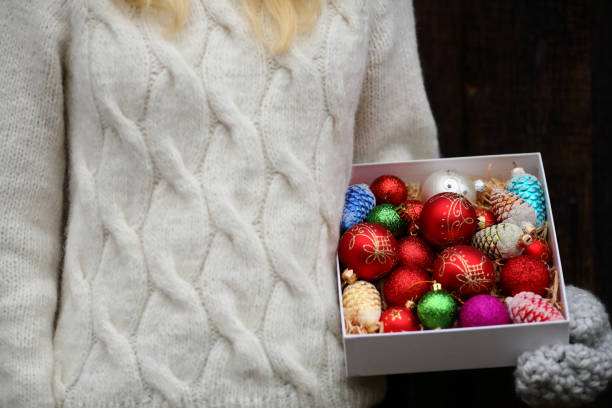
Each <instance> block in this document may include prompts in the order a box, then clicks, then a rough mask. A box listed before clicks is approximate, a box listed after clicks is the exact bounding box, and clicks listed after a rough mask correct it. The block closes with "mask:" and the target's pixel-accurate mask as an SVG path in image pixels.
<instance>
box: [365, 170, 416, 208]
mask: <svg viewBox="0 0 612 408" xmlns="http://www.w3.org/2000/svg"><path fill="white" fill-rule="evenodd" d="M370 190H371V191H372V193H374V197H376V204H383V203H388V204H393V205H398V204H399V203H401V202H402V201H404V200H405V199H406V197H407V196H408V189H406V184H404V182H403V181H402V179H400V178H399V177H396V176H392V175H390V174H386V175H384V176H380V177H378V178H377V179H376V180H374V181H373V182H372V184H371V185H370Z"/></svg>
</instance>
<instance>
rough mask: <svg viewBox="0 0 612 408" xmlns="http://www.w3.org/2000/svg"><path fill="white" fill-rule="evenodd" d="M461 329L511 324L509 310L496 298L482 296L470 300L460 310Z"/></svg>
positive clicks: (458, 320)
mask: <svg viewBox="0 0 612 408" xmlns="http://www.w3.org/2000/svg"><path fill="white" fill-rule="evenodd" d="M457 323H458V325H459V327H475V326H493V325H498V324H509V323H510V314H509V313H508V308H506V305H505V304H504V303H503V302H502V301H501V300H499V299H497V298H496V297H494V296H491V295H487V294H481V295H476V296H474V297H471V298H469V299H468V300H467V301H466V302H465V303H464V304H463V305H462V306H461V309H460V310H459V317H458V319H457Z"/></svg>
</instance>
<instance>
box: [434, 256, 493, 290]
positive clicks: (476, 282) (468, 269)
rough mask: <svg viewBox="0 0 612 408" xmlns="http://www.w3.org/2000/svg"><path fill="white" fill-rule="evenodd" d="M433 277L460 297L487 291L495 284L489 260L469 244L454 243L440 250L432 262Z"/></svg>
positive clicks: (491, 264)
mask: <svg viewBox="0 0 612 408" xmlns="http://www.w3.org/2000/svg"><path fill="white" fill-rule="evenodd" d="M433 270H434V273H433V275H434V279H435V280H436V281H437V282H439V283H440V284H442V286H443V287H444V288H445V289H447V290H449V291H451V292H455V293H456V294H457V295H459V296H461V297H462V298H468V297H470V296H473V295H476V294H479V293H488V292H490V291H491V289H492V288H493V285H494V284H495V268H494V267H493V263H492V262H491V260H490V259H489V258H488V257H487V256H486V255H485V254H484V253H483V252H481V251H479V250H478V249H476V248H474V247H472V246H469V245H455V246H452V247H449V248H446V249H445V250H444V251H442V252H441V253H440V254H439V255H438V257H437V258H436V261H435V262H434V268H433Z"/></svg>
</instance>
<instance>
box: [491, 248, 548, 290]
mask: <svg viewBox="0 0 612 408" xmlns="http://www.w3.org/2000/svg"><path fill="white" fill-rule="evenodd" d="M499 284H500V286H501V289H502V292H503V293H504V295H506V296H514V295H516V294H517V293H520V292H533V293H535V294H537V295H540V296H544V295H545V294H546V288H547V287H548V286H549V285H550V273H549V272H548V266H547V265H546V264H545V263H544V262H542V261H540V259H538V258H536V257H535V256H531V255H519V256H517V257H514V258H511V259H509V260H508V261H507V262H506V264H505V265H504V266H502V268H501V272H500V273H499Z"/></svg>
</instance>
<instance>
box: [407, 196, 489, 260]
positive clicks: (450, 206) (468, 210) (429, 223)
mask: <svg viewBox="0 0 612 408" xmlns="http://www.w3.org/2000/svg"><path fill="white" fill-rule="evenodd" d="M476 224H477V222H476V211H475V210H474V206H472V204H470V202H469V200H468V199H467V198H465V197H463V196H462V195H459V194H456V193H440V194H436V195H434V196H433V197H431V198H430V199H429V200H427V201H426V202H425V205H424V206H423V211H422V212H421V219H420V221H419V231H420V232H421V234H422V235H423V237H424V238H425V239H426V240H427V241H428V242H429V243H430V244H432V245H433V246H435V247H437V248H438V249H442V248H446V247H448V246H451V245H456V244H463V243H466V242H468V241H469V240H470V238H471V237H472V235H474V232H475V231H476Z"/></svg>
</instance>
